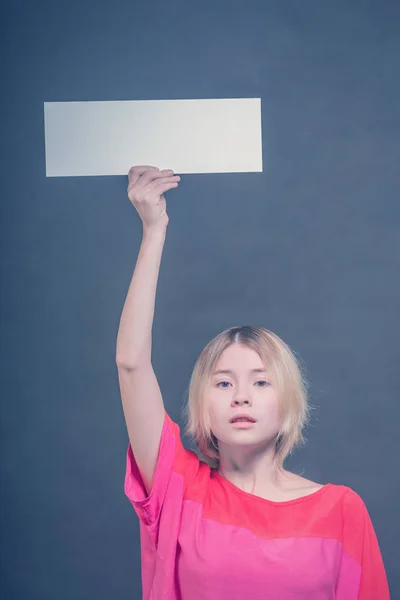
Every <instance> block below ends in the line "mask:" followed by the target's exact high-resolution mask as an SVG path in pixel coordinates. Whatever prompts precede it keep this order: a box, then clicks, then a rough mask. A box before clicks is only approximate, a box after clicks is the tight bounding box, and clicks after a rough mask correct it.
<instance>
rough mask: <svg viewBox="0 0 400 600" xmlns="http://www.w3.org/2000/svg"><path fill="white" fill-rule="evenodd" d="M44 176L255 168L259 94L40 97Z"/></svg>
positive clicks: (259, 143)
mask: <svg viewBox="0 0 400 600" xmlns="http://www.w3.org/2000/svg"><path fill="white" fill-rule="evenodd" d="M44 126H45V147H46V176H47V177H68V176H82V175H88V176H90V175H127V173H128V171H129V169H130V168H131V167H132V166H133V165H151V166H155V167H158V168H160V169H167V168H168V169H173V170H174V171H175V173H236V172H261V171H262V170H263V168H262V136H261V98H218V99H206V100H132V101H112V102H45V103H44Z"/></svg>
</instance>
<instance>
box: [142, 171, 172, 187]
mask: <svg viewBox="0 0 400 600" xmlns="http://www.w3.org/2000/svg"><path fill="white" fill-rule="evenodd" d="M171 177H172V175H171V173H169V171H168V169H165V170H164V171H154V170H153V169H151V170H147V171H145V172H144V173H143V174H142V175H141V176H140V178H139V179H140V185H141V186H142V185H148V184H150V183H154V182H156V181H157V179H162V178H164V179H170V178H171Z"/></svg>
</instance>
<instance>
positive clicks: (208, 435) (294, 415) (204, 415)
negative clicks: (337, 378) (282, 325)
mask: <svg viewBox="0 0 400 600" xmlns="http://www.w3.org/2000/svg"><path fill="white" fill-rule="evenodd" d="M232 344H241V345H244V346H247V347H248V348H251V349H252V350H255V351H256V352H257V353H258V355H259V356H260V358H261V360H262V361H263V364H264V366H265V367H266V369H267V372H268V375H269V379H270V381H271V383H272V385H273V386H274V387H275V389H276V390H277V394H278V401H279V410H280V416H281V427H280V430H279V432H278V434H277V436H276V439H275V454H274V459H273V467H274V469H278V470H282V469H283V464H284V461H285V459H286V457H287V456H289V454H291V452H292V451H293V450H294V449H295V448H296V447H298V446H301V445H303V444H304V443H305V441H306V440H305V438H304V436H303V433H302V430H303V427H304V426H305V425H307V424H308V422H309V418H310V411H311V408H310V406H309V404H308V393H307V387H308V385H307V382H306V380H305V377H304V374H303V369H302V366H301V363H300V361H299V359H298V358H297V357H296V356H295V353H294V352H293V351H292V350H291V349H290V348H289V346H288V345H287V344H286V343H285V342H284V341H283V340H282V339H281V338H280V337H279V336H277V335H276V334H275V333H273V332H272V331H269V330H268V329H264V328H263V327H254V326H250V325H248V326H242V327H231V328H230V329H226V330H225V331H222V332H221V333H220V334H219V335H217V336H216V337H215V338H214V339H212V340H211V341H210V342H209V343H208V344H207V346H206V347H205V348H204V349H203V350H202V352H201V354H200V355H199V357H198V359H197V361H196V363H195V366H194V369H193V373H192V376H191V379H190V383H189V388H188V400H187V403H186V406H185V407H184V416H185V419H186V426H185V434H186V435H188V436H189V437H190V438H192V440H194V442H195V443H196V445H197V447H198V450H199V451H200V452H197V451H195V452H196V454H198V456H199V458H200V459H202V460H203V461H204V462H206V463H207V464H208V465H209V466H210V467H211V468H214V469H218V468H219V451H218V440H217V438H216V437H215V435H214V434H213V432H212V431H211V427H210V415H209V412H208V407H207V402H206V395H207V387H208V386H209V384H210V381H211V378H212V374H213V372H214V370H215V367H216V364H217V362H218V360H219V358H220V356H221V354H222V353H223V351H224V350H225V349H226V348H228V347H229V346H231V345H232Z"/></svg>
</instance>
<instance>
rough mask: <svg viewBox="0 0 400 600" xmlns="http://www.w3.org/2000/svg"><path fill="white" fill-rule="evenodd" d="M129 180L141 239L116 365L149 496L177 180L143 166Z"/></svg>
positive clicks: (160, 416) (160, 415)
mask: <svg viewBox="0 0 400 600" xmlns="http://www.w3.org/2000/svg"><path fill="white" fill-rule="evenodd" d="M128 179H129V185H128V197H129V199H130V201H131V202H132V204H133V205H134V206H135V208H136V210H137V211H138V213H139V215H140V217H141V219H142V221H143V237H142V243H141V247H140V251H139V255H138V258H137V261H136V266H135V270H134V273H133V276H132V280H131V283H130V286H129V290H128V294H127V297H126V300H125V304H124V307H123V311H122V315H121V319H120V325H119V330H118V336H117V346H116V363H117V367H118V379H119V385H120V391H121V400H122V407H123V411H124V416H125V422H126V426H127V430H128V435H129V440H130V444H131V447H132V452H133V454H134V456H135V459H136V462H137V464H138V467H139V469H140V472H141V475H142V478H143V482H144V484H145V486H146V490H147V493H148V494H150V491H151V488H152V483H153V477H154V473H155V468H156V463H157V457H158V450H159V445H160V439H161V433H162V427H163V423H164V403H163V399H162V395H161V391H160V388H159V385H158V382H157V378H156V376H155V373H154V370H153V367H152V363H151V336H152V327H153V319H154V306H155V297H156V289H157V281H158V275H159V269H160V263H161V257H162V251H163V248H164V242H165V236H166V230H167V226H168V216H167V213H166V202H165V198H164V196H163V195H162V194H163V193H164V192H166V191H167V190H169V189H172V188H174V187H177V185H178V181H179V179H180V178H179V177H178V176H173V175H171V174H169V173H168V172H166V171H159V170H158V169H156V168H155V167H149V166H141V167H132V169H131V170H130V171H129V175H128Z"/></svg>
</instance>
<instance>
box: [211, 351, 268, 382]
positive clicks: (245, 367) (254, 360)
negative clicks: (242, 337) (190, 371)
mask: <svg viewBox="0 0 400 600" xmlns="http://www.w3.org/2000/svg"><path fill="white" fill-rule="evenodd" d="M266 370H267V369H266V365H265V364H264V362H263V360H262V359H261V357H260V355H259V354H258V352H256V351H255V350H253V349H252V348H249V347H247V346H243V345H239V344H232V345H231V346H229V347H228V348H226V349H225V350H224V352H223V353H222V354H221V356H220V357H219V360H218V361H217V362H216V364H215V365H214V369H213V374H214V375H216V374H218V373H221V372H222V373H227V374H234V373H244V374H247V373H263V372H266Z"/></svg>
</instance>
